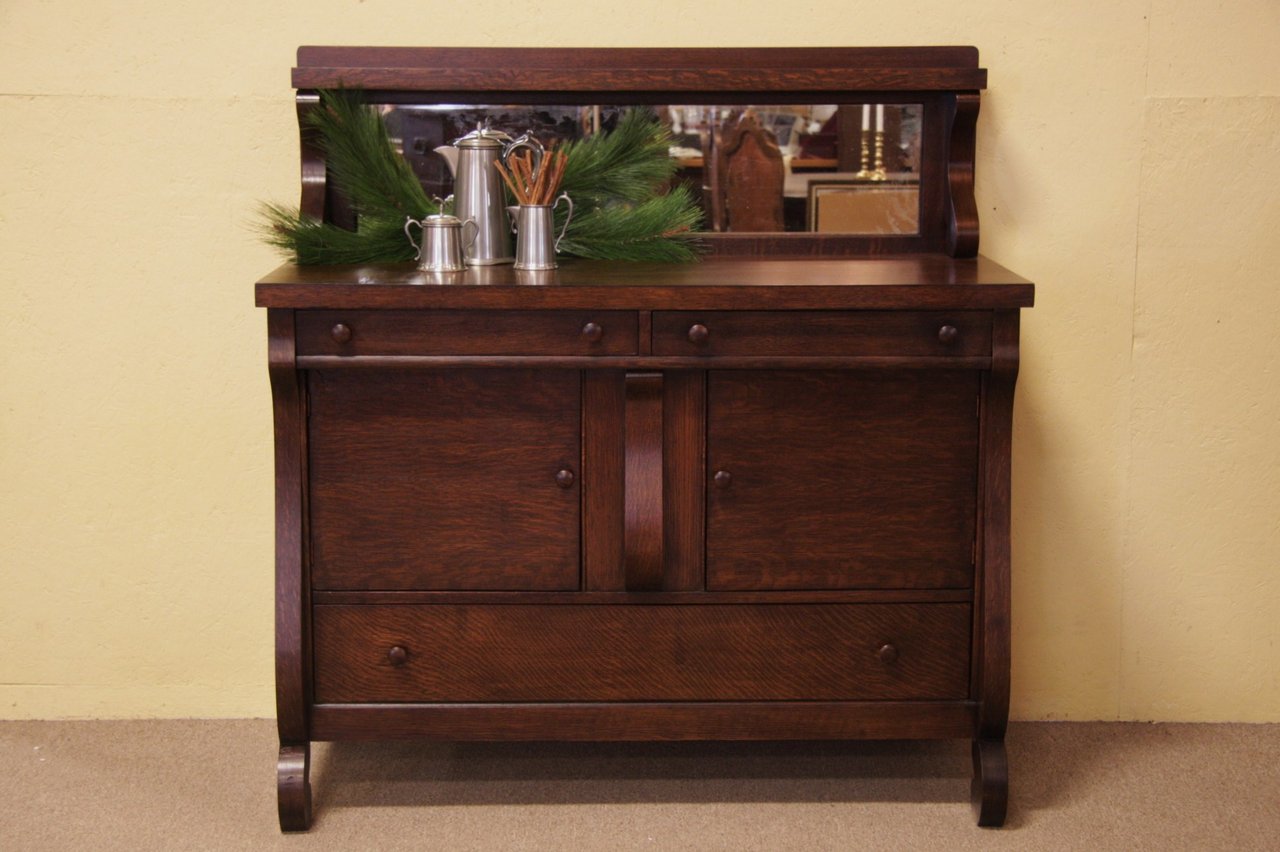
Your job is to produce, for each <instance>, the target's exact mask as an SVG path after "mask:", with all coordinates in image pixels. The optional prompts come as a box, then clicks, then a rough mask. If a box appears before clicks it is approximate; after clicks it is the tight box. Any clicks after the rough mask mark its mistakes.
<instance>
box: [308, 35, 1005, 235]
mask: <svg viewBox="0 0 1280 852" xmlns="http://www.w3.org/2000/svg"><path fill="white" fill-rule="evenodd" d="M986 82H987V72H986V69H984V68H980V67H978V50H977V48H975V47H884V48H876V47H863V48H857V47H842V48H601V49H594V48H433V47H300V48H298V64H297V66H296V67H295V68H294V69H293V86H294V88H295V89H297V108H298V121H299V127H300V133H301V144H302V150H301V155H302V201H301V207H302V210H303V212H304V213H306V214H308V215H312V216H315V217H317V218H322V219H324V221H327V222H333V223H335V224H340V225H347V226H348V227H351V226H353V225H354V214H353V213H352V211H351V209H350V207H349V206H348V205H347V204H346V203H345V201H344V199H342V198H341V197H340V195H339V194H338V193H337V192H336V191H334V189H333V187H332V185H331V183H330V182H329V181H328V180H327V177H326V172H325V163H324V156H323V153H322V152H321V150H320V148H319V146H318V144H317V142H318V140H317V138H316V134H315V133H314V131H313V130H311V129H310V128H309V127H308V124H307V122H306V115H307V113H308V112H309V111H310V110H312V109H314V108H315V107H316V105H317V104H318V101H319V98H318V95H317V94H316V90H317V89H324V88H340V87H345V88H351V89H359V90H361V91H362V93H363V96H364V98H365V100H366V101H368V102H370V103H393V104H394V103H430V104H437V103H438V104H448V103H484V102H490V103H513V104H516V103H519V104H536V103H556V104H565V105H574V104H593V103H608V104H611V105H612V104H616V105H619V106H631V105H661V104H671V103H680V104H725V105H733V104H750V103H770V104H806V103H871V104H876V103H884V104H901V103H919V104H921V105H922V106H923V111H924V114H923V121H922V134H923V138H922V140H921V155H920V160H921V168H920V195H921V198H920V230H919V232H918V233H916V234H909V235H905V234H904V235H889V234H886V235H874V236H871V235H858V234H826V233H823V234H815V233H775V234H765V233H713V232H705V233H703V234H702V237H703V238H704V239H705V240H706V243H707V245H708V247H709V254H710V255H712V256H757V257H759V256H769V257H804V256H808V257H817V256H823V257H833V256H836V257H839V256H858V255H891V254H922V253H941V254H948V255H950V256H952V257H973V256H975V255H976V254H977V252H978V210H977V205H976V203H975V201H974V195H973V172H974V152H975V150H974V143H975V135H976V130H977V120H978V107H979V99H980V92H981V90H982V89H984V88H986Z"/></svg>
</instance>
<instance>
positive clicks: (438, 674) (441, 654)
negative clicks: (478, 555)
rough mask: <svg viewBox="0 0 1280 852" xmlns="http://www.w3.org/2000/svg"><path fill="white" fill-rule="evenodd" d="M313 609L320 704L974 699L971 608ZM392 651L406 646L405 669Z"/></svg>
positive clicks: (519, 607)
mask: <svg viewBox="0 0 1280 852" xmlns="http://www.w3.org/2000/svg"><path fill="white" fill-rule="evenodd" d="M315 609H316V613H315V620H316V627H315V630H316V640H315V641H316V660H317V667H316V672H317V674H316V698H317V701H319V702H339V703H340V702H361V701H364V702H383V701H444V702H448V701H478V702H486V701H679V700H703V701H734V700H737V701H742V700H781V699H791V700H833V699H859V698H861V699H880V700H894V699H942V698H951V699H962V698H965V697H966V695H967V693H968V684H969V626H970V608H969V606H968V605H967V604H850V605H843V606H841V605H832V606H826V605H805V604H798V605H777V606H692V607H686V606H621V607H619V606H524V605H513V606H478V605H477V606H447V605H440V606H317V607H316V608H315ZM886 646H892V648H893V649H894V654H893V655H892V659H889V658H888V655H886V653H885V652H884V650H883V649H884V648H885V647H886ZM392 647H400V648H403V649H405V651H406V654H405V658H404V659H403V661H401V662H399V663H398V664H397V663H396V662H393V661H392V660H391V659H390V658H389V657H388V651H389V649H391V648H392Z"/></svg>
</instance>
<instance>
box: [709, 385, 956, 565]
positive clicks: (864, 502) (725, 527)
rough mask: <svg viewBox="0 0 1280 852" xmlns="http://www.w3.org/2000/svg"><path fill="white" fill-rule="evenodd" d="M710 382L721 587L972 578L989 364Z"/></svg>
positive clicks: (713, 537) (712, 510)
mask: <svg viewBox="0 0 1280 852" xmlns="http://www.w3.org/2000/svg"><path fill="white" fill-rule="evenodd" d="M708 383H709V389H708V403H707V406H708V413H707V418H708V437H707V476H708V483H707V487H708V492H707V493H708V506H707V585H708V588H710V589H715V590H731V589H806V588H808V589H820V588H965V587H969V586H970V585H971V584H972V578H973V568H972V556H973V546H974V526H975V516H976V505H975V502H976V498H975V492H976V488H977V459H978V386H979V376H978V374H976V373H958V372H956V373H947V372H929V371H917V372H905V371H902V372H894V371H885V372H883V373H839V372H806V371H767V372H740V373H739V372H734V373H726V372H712V373H711V374H710V376H709V379H708ZM721 472H724V473H726V474H727V475H728V476H729V481H728V484H727V485H726V484H724V482H723V479H722V478H721V479H717V475H718V474H720V473H721Z"/></svg>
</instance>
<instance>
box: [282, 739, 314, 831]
mask: <svg viewBox="0 0 1280 852" xmlns="http://www.w3.org/2000/svg"><path fill="white" fill-rule="evenodd" d="M276 794H277V800H278V803H279V808H280V830H281V831H306V830H307V829H309V828H310V827H311V744H310V743H303V744H302V745H281V746H280V759H279V761H278V762H277V763H276Z"/></svg>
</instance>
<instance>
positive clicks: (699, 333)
mask: <svg viewBox="0 0 1280 852" xmlns="http://www.w3.org/2000/svg"><path fill="white" fill-rule="evenodd" d="M688 336H689V342H690V343H696V344H697V345H699V346H701V345H702V344H704V343H706V342H707V339H708V338H710V337H711V331H710V330H709V329H708V328H707V327H706V326H705V325H703V324H702V323H700V322H698V323H694V324H693V325H691V326H689V335H688Z"/></svg>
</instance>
